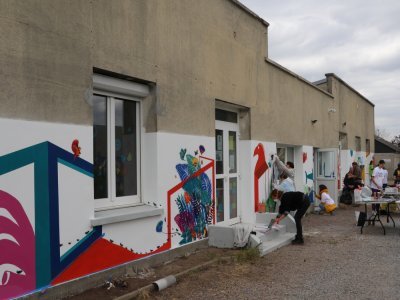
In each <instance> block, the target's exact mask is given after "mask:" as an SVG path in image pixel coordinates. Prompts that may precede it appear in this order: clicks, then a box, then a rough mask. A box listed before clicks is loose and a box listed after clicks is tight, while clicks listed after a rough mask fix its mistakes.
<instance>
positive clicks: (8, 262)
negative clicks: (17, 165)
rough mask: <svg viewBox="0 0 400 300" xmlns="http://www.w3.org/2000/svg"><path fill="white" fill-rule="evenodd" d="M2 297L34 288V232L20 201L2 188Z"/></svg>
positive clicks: (0, 191) (0, 211)
mask: <svg viewBox="0 0 400 300" xmlns="http://www.w3.org/2000/svg"><path fill="white" fill-rule="evenodd" d="M0 249H1V251H0V299H8V298H11V297H15V296H17V295H21V294H23V293H26V292H28V291H31V290H34V289H35V286H36V279H35V278H36V273H35V234H34V232H33V228H32V225H31V223H30V222H29V219H28V217H27V216H26V213H25V211H24V209H23V207H22V205H21V204H20V203H19V201H18V200H17V199H16V198H14V197H13V196H11V195H10V194H8V193H6V192H4V191H2V190H0Z"/></svg>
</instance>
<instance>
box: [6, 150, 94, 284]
mask: <svg viewBox="0 0 400 300" xmlns="http://www.w3.org/2000/svg"><path fill="white" fill-rule="evenodd" d="M32 163H33V165H34V189H35V191H34V195H35V199H34V201H35V220H36V221H35V241H36V287H43V286H46V285H48V284H49V283H50V282H51V280H52V279H53V278H55V277H56V276H57V275H58V274H60V272H61V271H63V270H64V269H65V268H66V267H67V266H68V265H69V264H70V263H71V262H72V261H73V260H74V259H75V258H76V257H77V256H78V255H79V254H81V253H82V252H83V251H84V250H85V249H87V248H88V247H89V246H90V245H91V244H92V243H93V242H94V241H95V240H96V239H98V238H99V237H101V231H102V228H101V226H99V227H95V228H94V229H93V230H92V231H91V232H90V233H89V234H88V235H86V237H85V238H84V239H82V240H81V241H80V242H79V243H78V244H77V245H75V246H74V247H73V248H71V249H70V250H69V251H68V252H67V253H65V254H64V255H63V256H62V257H60V247H59V244H60V231H59V202H58V201H59V198H58V163H61V164H63V165H65V166H67V167H69V168H71V169H73V170H75V171H77V172H80V173H82V174H84V175H86V176H89V177H93V164H91V163H89V162H88V161H86V160H84V159H82V158H79V157H74V155H73V154H72V153H70V152H68V151H66V150H64V149H62V148H60V147H58V146H56V145H54V144H52V143H50V142H43V143H39V144H36V145H33V146H31V147H27V148H24V149H22V150H18V151H15V152H12V153H9V154H6V155H3V156H1V157H0V176H1V175H4V174H7V173H9V172H12V171H14V170H17V169H19V168H22V167H25V166H27V165H29V164H32Z"/></svg>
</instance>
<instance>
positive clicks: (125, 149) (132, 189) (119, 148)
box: [115, 99, 137, 197]
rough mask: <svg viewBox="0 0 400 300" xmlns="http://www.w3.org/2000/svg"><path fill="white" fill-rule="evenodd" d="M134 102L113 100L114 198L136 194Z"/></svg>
mask: <svg viewBox="0 0 400 300" xmlns="http://www.w3.org/2000/svg"><path fill="white" fill-rule="evenodd" d="M136 149H137V130H136V102H134V101H127V100H121V99H115V185H116V186H115V189H116V196H117V197H122V196H132V195H136V194H137V153H136V152H137V150H136Z"/></svg>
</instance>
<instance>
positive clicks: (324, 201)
mask: <svg viewBox="0 0 400 300" xmlns="http://www.w3.org/2000/svg"><path fill="white" fill-rule="evenodd" d="M316 197H317V198H318V199H319V200H320V201H321V203H320V205H319V208H320V209H321V210H320V213H328V214H330V215H333V214H334V211H335V209H336V204H335V201H334V200H333V199H332V197H331V196H330V195H329V192H328V188H327V187H326V185H323V184H321V185H320V186H319V194H318V195H316Z"/></svg>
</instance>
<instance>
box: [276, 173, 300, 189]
mask: <svg viewBox="0 0 400 300" xmlns="http://www.w3.org/2000/svg"><path fill="white" fill-rule="evenodd" d="M279 177H280V179H281V181H280V183H279V185H276V186H274V188H275V189H277V190H279V191H282V192H284V193H286V192H294V191H295V188H294V182H293V180H292V179H291V178H289V177H288V176H287V175H286V174H285V173H282V174H281V175H280V176H279Z"/></svg>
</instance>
